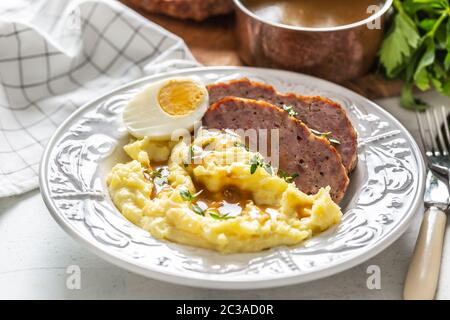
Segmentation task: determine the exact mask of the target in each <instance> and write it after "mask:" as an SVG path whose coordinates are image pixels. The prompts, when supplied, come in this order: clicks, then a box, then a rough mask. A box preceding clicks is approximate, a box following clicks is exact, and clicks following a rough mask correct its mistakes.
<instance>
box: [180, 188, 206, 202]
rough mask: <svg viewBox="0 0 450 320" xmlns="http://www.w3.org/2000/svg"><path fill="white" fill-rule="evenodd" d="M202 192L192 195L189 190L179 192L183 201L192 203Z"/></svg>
mask: <svg viewBox="0 0 450 320" xmlns="http://www.w3.org/2000/svg"><path fill="white" fill-rule="evenodd" d="M202 192H203V190H200V191H199V192H197V193H195V194H192V193H191V192H190V191H189V190H180V195H181V197H182V198H183V200H185V201H189V202H192V201H193V200H194V199H195V198H197V197H198V196H199V195H200V193H202Z"/></svg>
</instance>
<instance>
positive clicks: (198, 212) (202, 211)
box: [192, 203, 205, 217]
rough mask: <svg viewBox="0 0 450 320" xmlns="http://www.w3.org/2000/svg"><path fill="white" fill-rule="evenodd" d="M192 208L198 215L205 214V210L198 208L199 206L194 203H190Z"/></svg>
mask: <svg viewBox="0 0 450 320" xmlns="http://www.w3.org/2000/svg"><path fill="white" fill-rule="evenodd" d="M192 210H194V212H195V213H196V214H198V215H200V216H203V217H204V216H205V210H203V209H202V208H200V206H199V205H198V204H196V203H192Z"/></svg>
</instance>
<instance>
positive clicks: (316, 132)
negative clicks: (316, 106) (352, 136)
mask: <svg viewBox="0 0 450 320" xmlns="http://www.w3.org/2000/svg"><path fill="white" fill-rule="evenodd" d="M310 130H311V132H312V133H314V134H315V135H316V136H319V137H321V138H326V139H328V141H330V142H331V143H334V144H341V142H340V141H339V140H338V139H336V138H332V137H330V136H331V134H332V132H331V131H328V132H320V131H317V130H314V129H310Z"/></svg>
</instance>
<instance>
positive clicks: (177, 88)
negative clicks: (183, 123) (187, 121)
mask: <svg viewBox="0 0 450 320" xmlns="http://www.w3.org/2000/svg"><path fill="white" fill-rule="evenodd" d="M204 97H205V92H204V91H203V90H202V89H201V88H200V87H199V86H198V85H197V84H196V83H195V82H192V81H189V80H171V81H169V82H168V83H166V84H165V85H164V86H163V87H161V89H160V90H159V93H158V103H159V105H160V107H161V109H162V110H164V111H165V112H166V113H168V114H170V115H173V116H182V115H187V114H189V113H191V112H193V111H194V110H195V109H197V108H198V106H199V105H200V104H201V103H202V101H203V99H204Z"/></svg>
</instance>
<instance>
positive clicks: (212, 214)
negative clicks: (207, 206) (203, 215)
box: [209, 212, 235, 220]
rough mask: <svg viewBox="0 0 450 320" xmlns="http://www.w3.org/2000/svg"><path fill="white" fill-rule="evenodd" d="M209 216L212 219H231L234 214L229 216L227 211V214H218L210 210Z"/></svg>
mask: <svg viewBox="0 0 450 320" xmlns="http://www.w3.org/2000/svg"><path fill="white" fill-rule="evenodd" d="M209 216H210V217H211V218H213V219H214V220H228V219H233V218H235V217H234V216H230V215H229V214H228V213H227V214H224V215H221V214H219V213H218V212H217V213H212V212H210V213H209Z"/></svg>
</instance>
